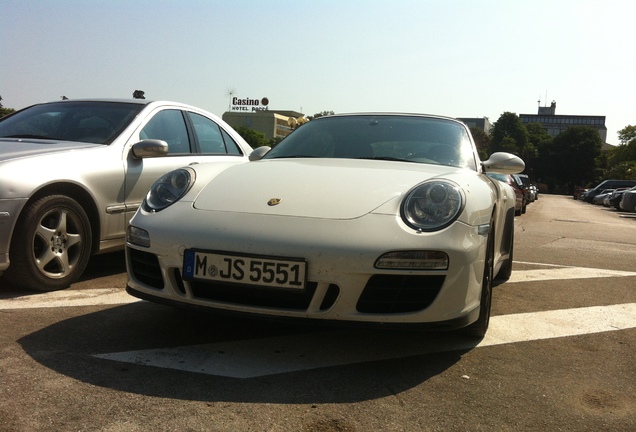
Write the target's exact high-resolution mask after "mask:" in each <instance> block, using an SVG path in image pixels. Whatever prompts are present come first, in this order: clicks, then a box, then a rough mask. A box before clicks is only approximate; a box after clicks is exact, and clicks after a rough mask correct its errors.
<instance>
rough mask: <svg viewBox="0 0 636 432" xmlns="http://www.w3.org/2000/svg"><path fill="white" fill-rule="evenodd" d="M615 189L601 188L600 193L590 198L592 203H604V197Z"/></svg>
mask: <svg viewBox="0 0 636 432" xmlns="http://www.w3.org/2000/svg"><path fill="white" fill-rule="evenodd" d="M614 190H615V189H603V190H602V191H601V193H600V194H598V195H596V196H595V197H594V198H592V204H596V205H604V204H605V198H608V197H609V196H610V194H611V193H612V192H614Z"/></svg>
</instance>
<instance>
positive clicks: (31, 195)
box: [0, 99, 252, 291]
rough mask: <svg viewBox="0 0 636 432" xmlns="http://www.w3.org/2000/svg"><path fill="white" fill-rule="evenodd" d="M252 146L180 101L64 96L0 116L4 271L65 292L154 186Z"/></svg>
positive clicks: (235, 157) (229, 161) (242, 158)
mask: <svg viewBox="0 0 636 432" xmlns="http://www.w3.org/2000/svg"><path fill="white" fill-rule="evenodd" d="M251 151H252V149H251V148H250V147H249V146H248V145H247V143H246V142H245V141H244V140H243V139H242V138H241V137H240V136H239V135H238V134H237V133H236V132H235V131H234V130H233V129H232V128H231V127H229V126H228V125H227V124H225V123H224V122H223V121H222V120H221V119H219V118H217V117H216V116H215V115H213V114H210V113H209V112H206V111H204V110H201V109H198V108H195V107H192V106H188V105H184V104H180V103H176V102H161V101H156V102H152V101H148V100H145V99H143V100H142V99H133V100H105V99H101V100H98V99H95V100H64V101H58V102H51V103H43V104H37V105H33V106H30V107H28V108H25V109H23V110H20V111H17V112H15V113H13V114H11V115H9V116H7V117H4V118H2V119H1V120H0V274H2V278H3V279H4V280H7V281H9V282H10V283H11V284H12V285H14V286H16V287H23V288H26V289H31V290H40V291H50V290H57V289H62V288H66V287H68V286H69V284H71V283H72V282H74V281H75V280H77V278H78V277H79V276H80V275H81V274H82V272H83V271H84V268H85V267H86V264H87V262H88V259H89V256H90V255H91V254H95V253H100V252H108V251H113V250H117V249H122V248H123V247H124V240H125V230H126V225H127V223H128V221H129V219H130V218H131V217H132V215H133V214H134V213H135V211H136V210H137V208H138V207H139V205H140V204H141V201H142V199H143V198H144V196H145V195H146V193H147V192H148V189H149V188H150V186H151V185H152V184H153V183H154V182H155V181H156V180H157V179H158V178H159V177H161V176H162V175H163V174H165V173H166V172H168V171H171V170H173V169H175V168H177V167H180V166H184V165H190V164H195V163H202V162H212V161H215V162H216V163H218V164H220V165H223V166H226V167H227V166H230V165H234V164H237V163H243V162H247V161H248V155H249V154H250V152H251Z"/></svg>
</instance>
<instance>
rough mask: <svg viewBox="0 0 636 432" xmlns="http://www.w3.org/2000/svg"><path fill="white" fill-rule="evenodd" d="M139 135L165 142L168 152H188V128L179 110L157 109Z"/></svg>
mask: <svg viewBox="0 0 636 432" xmlns="http://www.w3.org/2000/svg"><path fill="white" fill-rule="evenodd" d="M139 137H140V138H141V139H158V140H162V141H165V142H167V143H168V153H169V154H180V153H181V154H183V153H190V139H189V138H188V130H187V128H186V125H185V121H184V119H183V114H182V113H181V111H179V110H163V111H159V112H158V113H157V114H155V115H154V116H153V117H152V119H150V121H149V122H148V123H147V124H146V126H145V127H144V128H143V129H142V130H141V132H140V133H139Z"/></svg>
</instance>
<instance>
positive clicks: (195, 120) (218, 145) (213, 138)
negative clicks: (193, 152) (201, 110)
mask: <svg viewBox="0 0 636 432" xmlns="http://www.w3.org/2000/svg"><path fill="white" fill-rule="evenodd" d="M190 119H191V120H192V126H193V127H194V133H195V134H196V136H197V141H198V143H199V147H200V148H201V153H213V154H214V153H216V154H218V153H221V154H225V153H227V151H226V150H225V143H224V142H223V136H222V135H221V129H220V128H219V126H218V125H217V124H216V123H214V122H213V121H212V120H210V119H209V118H207V117H203V116H202V115H199V114H194V113H190Z"/></svg>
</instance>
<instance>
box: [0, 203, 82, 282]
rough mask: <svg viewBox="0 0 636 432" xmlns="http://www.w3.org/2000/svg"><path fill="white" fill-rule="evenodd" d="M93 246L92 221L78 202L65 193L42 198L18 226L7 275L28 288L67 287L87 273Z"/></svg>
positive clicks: (21, 219)
mask: <svg viewBox="0 0 636 432" xmlns="http://www.w3.org/2000/svg"><path fill="white" fill-rule="evenodd" d="M91 247H92V238H91V226H90V222H89V220H88V216H87V215H86V212H85V211H84V209H83V208H82V206H80V205H79V204H78V203H77V201H75V200H73V199H71V198H69V197H67V196H64V195H51V196H47V197H44V198H40V199H38V200H36V201H34V202H32V203H30V204H28V205H27V207H26V208H25V210H24V213H23V215H22V217H21V218H20V220H19V221H18V223H17V225H16V227H15V230H14V234H13V239H12V241H11V251H10V260H11V264H10V265H9V268H8V269H7V271H6V272H5V276H6V278H7V280H8V281H9V282H10V283H11V284H12V285H14V286H16V287H19V288H23V289H28V290H35V291H56V290H60V289H64V288H67V287H68V286H69V285H70V284H72V283H73V282H75V281H76V280H77V279H78V278H79V277H80V276H81V275H82V273H83V272H84V269H85V268H86V265H87V264H88V260H89V258H90V254H91Z"/></svg>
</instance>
